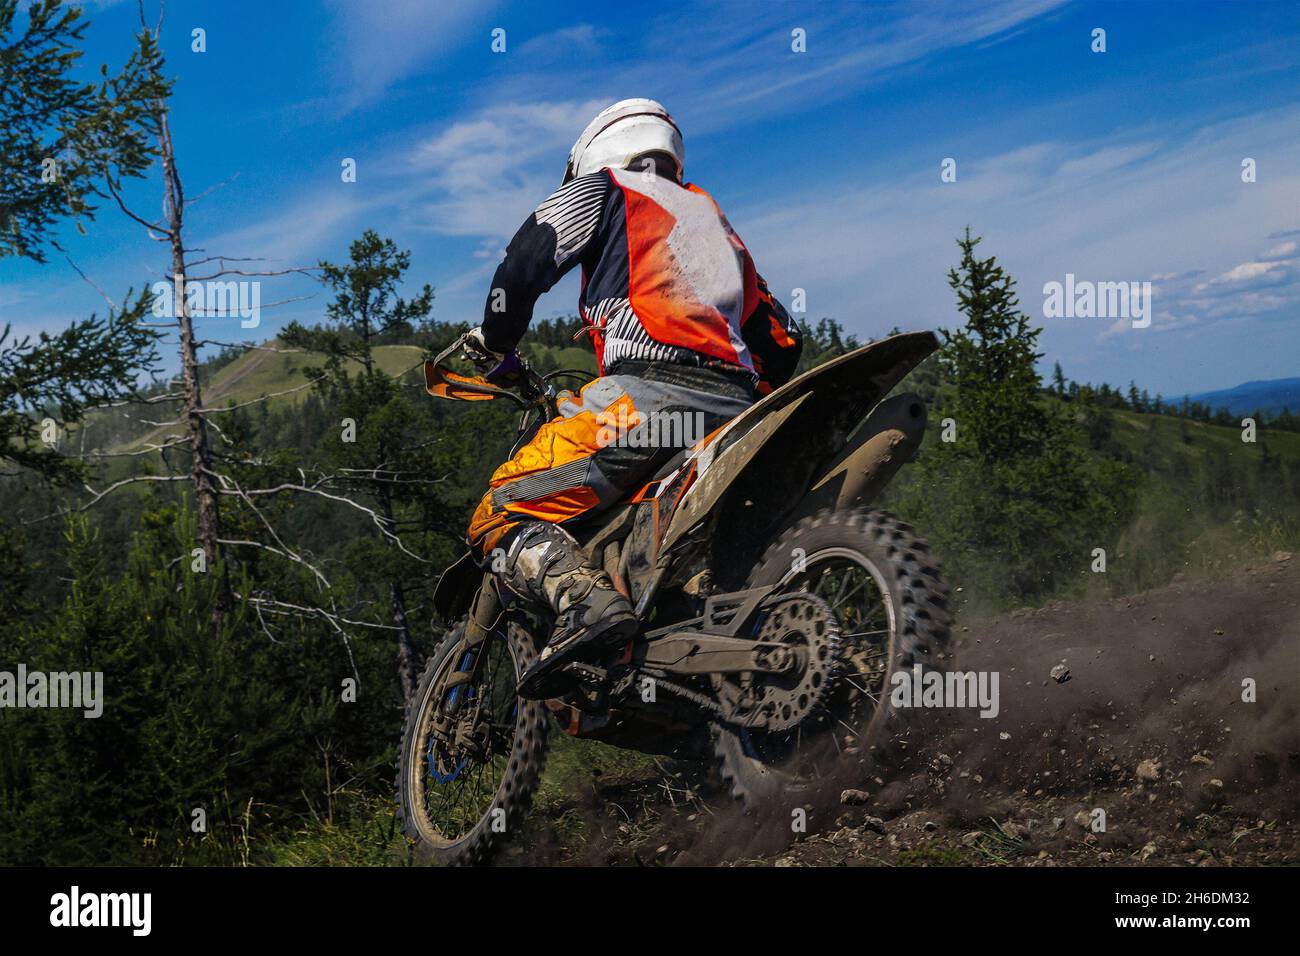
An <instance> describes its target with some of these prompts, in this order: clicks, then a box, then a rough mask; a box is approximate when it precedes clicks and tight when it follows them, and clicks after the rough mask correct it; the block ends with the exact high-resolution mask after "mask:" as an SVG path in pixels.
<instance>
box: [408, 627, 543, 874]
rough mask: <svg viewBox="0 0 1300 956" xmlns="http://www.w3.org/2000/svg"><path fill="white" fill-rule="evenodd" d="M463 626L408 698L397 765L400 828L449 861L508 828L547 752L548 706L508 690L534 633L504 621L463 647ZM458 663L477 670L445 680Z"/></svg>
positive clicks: (468, 855)
mask: <svg viewBox="0 0 1300 956" xmlns="http://www.w3.org/2000/svg"><path fill="white" fill-rule="evenodd" d="M463 629H464V624H463V623H462V624H461V625H459V626H457V627H456V628H455V629H454V630H453V631H452V633H451V634H450V635H448V637H447V639H446V640H445V641H444V642H443V643H442V645H441V646H440V647H439V648H438V650H437V651H436V652H434V654H433V656H432V657H431V658H430V659H429V662H428V664H427V665H426V667H425V669H424V674H423V675H422V676H421V678H420V683H419V685H418V687H417V688H416V692H415V694H414V695H413V696H412V697H411V700H410V702H409V703H408V704H407V711H406V724H405V726H404V728H403V732H402V743H401V749H400V751H399V754H398V770H397V788H398V797H399V804H400V814H401V821H402V829H403V832H405V833H406V835H407V836H408V837H410V838H411V839H412V841H414V843H415V845H416V848H417V851H418V852H420V853H421V854H422V855H423V856H426V857H430V858H432V859H434V860H436V861H438V862H441V863H447V864H452V865H473V864H478V863H484V862H486V861H487V860H488V859H489V857H490V856H491V854H492V853H493V851H495V850H496V849H497V848H498V847H499V846H500V845H501V844H502V843H504V842H505V841H506V840H507V839H508V838H509V836H510V835H511V834H512V833H513V832H514V830H515V828H516V827H517V826H518V824H519V822H520V821H521V820H522V819H523V816H524V814H526V813H527V812H528V806H529V803H530V801H531V800H532V795H533V791H535V790H536V789H537V783H538V779H539V777H540V776H541V771H542V764H543V761H544V759H545V754H546V729H547V722H546V709H545V706H544V705H543V704H542V703H541V702H540V701H529V700H523V699H521V698H519V697H516V696H515V685H516V684H517V683H518V681H519V675H520V674H522V673H523V672H524V670H525V668H527V667H528V665H529V664H531V663H532V661H533V658H534V650H533V640H532V637H531V635H530V634H529V633H528V632H527V630H525V629H524V628H523V627H522V626H520V625H519V624H518V623H516V622H510V623H509V624H506V625H503V626H502V627H501V628H500V629H498V630H497V631H494V632H493V633H492V634H490V635H488V637H487V638H486V639H485V640H484V641H483V643H482V644H480V645H479V646H478V647H477V648H476V649H473V650H469V651H464V650H461V647H460V638H461V634H462V633H463ZM476 655H481V658H482V659H481V660H478V661H475V659H474V658H475V656H476ZM457 670H468V671H472V673H473V674H474V678H473V679H472V680H470V681H469V682H468V683H464V684H461V685H460V686H457V687H452V688H450V689H448V688H447V686H446V685H447V679H448V677H449V676H450V675H451V674H452V673H454V672H455V671H457ZM449 711H450V712H453V713H454V715H455V716H454V717H453V718H451V719H447V718H446V717H445V716H444V715H446V714H447V713H448V712H449Z"/></svg>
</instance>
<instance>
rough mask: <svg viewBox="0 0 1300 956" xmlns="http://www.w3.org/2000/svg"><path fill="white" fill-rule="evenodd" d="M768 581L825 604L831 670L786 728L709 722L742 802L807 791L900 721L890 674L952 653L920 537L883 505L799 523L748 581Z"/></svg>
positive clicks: (722, 765)
mask: <svg viewBox="0 0 1300 956" xmlns="http://www.w3.org/2000/svg"><path fill="white" fill-rule="evenodd" d="M773 584H775V585H779V586H780V589H781V590H783V591H809V592H810V593H812V594H815V595H817V596H818V597H821V598H823V599H824V600H826V601H827V603H829V604H830V605H831V609H832V611H833V612H834V613H835V614H836V616H837V617H838V619H839V623H840V629H841V635H840V641H841V644H842V650H841V655H840V658H841V659H840V664H839V668H840V670H839V673H838V675H837V677H836V681H837V685H836V686H835V687H834V689H833V691H832V693H831V694H830V695H829V697H828V698H827V699H826V700H825V701H824V703H823V705H822V706H821V707H820V708H819V710H818V712H817V713H815V714H813V715H811V716H809V717H808V718H806V719H805V720H804V722H803V723H802V724H800V725H799V727H797V728H796V729H795V731H788V732H784V733H781V734H778V733H775V732H751V731H745V730H740V729H737V728H732V727H728V726H723V725H719V726H718V727H716V728H715V732H714V753H715V756H716V758H717V761H718V765H719V770H720V772H721V775H722V778H723V780H724V782H725V783H726V784H727V785H728V787H729V788H730V791H731V794H732V796H733V797H735V798H737V799H739V800H743V801H744V802H745V804H746V805H747V806H754V805H757V804H761V803H763V802H765V801H768V800H772V799H774V798H777V797H780V798H782V799H787V800H788V799H789V797H790V796H791V795H794V794H800V793H803V792H807V791H808V790H809V789H811V787H812V786H813V783H814V781H815V780H817V779H819V778H822V777H824V776H825V775H827V774H829V773H830V771H831V765H832V764H834V763H838V762H839V761H840V760H842V759H843V757H844V755H845V752H846V751H850V750H851V751H854V752H856V753H857V754H858V755H859V759H860V760H861V759H862V758H863V756H864V755H865V754H866V753H867V752H868V749H869V748H870V747H871V746H874V745H878V744H880V743H881V742H882V741H884V740H885V739H886V738H887V737H890V736H892V735H893V734H895V733H897V732H899V731H901V730H902V729H903V725H904V723H905V721H906V718H907V717H908V713H905V712H903V711H900V710H898V709H895V708H893V707H891V706H890V703H889V693H888V689H889V687H890V683H889V680H890V676H891V675H892V674H893V673H894V672H895V671H897V670H899V669H905V668H911V667H912V666H913V665H914V664H920V665H922V667H925V668H927V669H933V668H939V667H941V666H946V664H947V662H948V661H949V660H950V643H951V621H950V617H949V613H948V601H947V595H948V588H947V585H945V584H944V582H943V578H942V576H941V574H940V572H939V568H938V566H937V564H936V563H935V561H934V559H933V558H932V557H931V555H930V550H929V548H928V547H927V546H926V544H925V542H924V541H922V540H921V539H920V538H918V537H917V536H916V534H915V533H914V532H913V530H912V528H911V526H909V525H907V524H905V523H904V522H902V521H899V520H898V519H897V518H896V517H894V516H893V515H892V514H889V513H888V512H885V511H878V510H869V509H866V508H854V509H851V510H846V511H822V512H819V513H817V514H815V515H812V516H810V517H807V518H804V519H802V520H801V521H798V522H797V523H795V524H794V525H792V526H791V527H789V528H788V529H787V530H786V531H785V532H784V533H782V534H781V536H780V537H779V538H777V539H776V540H775V541H774V542H773V543H772V544H771V545H769V546H768V549H767V551H765V552H764V554H763V557H762V558H761V559H760V561H759V563H758V565H757V566H756V567H755V568H754V570H753V572H752V573H751V575H750V579H749V584H748V586H749V587H760V586H764V585H773ZM846 730H848V731H849V733H848V734H847V736H846V735H845V731H846ZM841 738H843V740H844V743H843V744H841Z"/></svg>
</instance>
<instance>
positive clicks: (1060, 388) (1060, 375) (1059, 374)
mask: <svg viewBox="0 0 1300 956" xmlns="http://www.w3.org/2000/svg"><path fill="white" fill-rule="evenodd" d="M1052 391H1054V392H1055V393H1056V397H1057V398H1060V399H1064V398H1065V373H1064V372H1063V371H1061V363H1060V362H1057V363H1056V364H1055V366H1054V367H1053V368H1052Z"/></svg>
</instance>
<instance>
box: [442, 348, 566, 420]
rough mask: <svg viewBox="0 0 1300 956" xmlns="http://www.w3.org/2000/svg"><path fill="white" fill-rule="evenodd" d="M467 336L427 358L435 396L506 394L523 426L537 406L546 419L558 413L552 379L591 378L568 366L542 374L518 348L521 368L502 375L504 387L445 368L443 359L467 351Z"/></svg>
mask: <svg viewBox="0 0 1300 956" xmlns="http://www.w3.org/2000/svg"><path fill="white" fill-rule="evenodd" d="M468 338H469V336H468V335H462V336H460V337H459V338H457V339H456V341H454V342H452V343H451V345H449V346H447V348H445V349H443V350H442V351H441V352H439V353H438V354H437V355H436V356H435V357H434V358H433V360H432V361H429V362H425V364H424V380H425V390H426V391H428V392H429V394H430V395H433V396H434V397H436V398H447V399H452V400H457V401H483V400H490V399H494V398H507V399H509V400H510V401H512V402H514V403H515V404H516V405H518V406H519V407H520V408H521V409H522V410H523V413H524V415H523V419H522V420H521V426H520V427H521V430H522V429H523V427H524V426H525V425H526V423H527V419H528V415H529V414H530V413H531V412H532V411H534V410H536V411H538V412H540V413H541V415H542V418H543V421H550V420H551V419H553V418H556V417H557V416H558V415H559V409H558V408H557V405H556V401H557V398H558V395H557V393H556V391H555V387H554V386H553V385H552V384H551V382H552V380H553V379H556V378H562V377H566V376H568V377H578V378H587V379H590V378H591V376H590V375H589V374H588V373H587V372H583V371H581V370H579V369H567V368H561V369H556V370H554V371H552V372H548V373H546V374H545V375H543V374H540V373H538V372H537V371H536V370H535V369H534V368H533V367H532V366H531V365H529V364H528V362H527V361H526V360H525V359H524V357H523V356H522V355H519V353H518V352H516V353H515V356H516V358H517V361H518V369H517V370H512V371H511V373H510V375H509V377H508V378H505V379H502V382H503V383H506V384H505V385H504V387H503V385H501V384H497V383H494V382H492V381H490V380H489V379H487V378H486V377H484V376H466V375H460V374H458V373H456V372H453V371H451V370H450V369H448V368H446V367H445V365H444V363H445V362H446V361H447V360H448V359H449V358H451V357H452V356H454V355H456V354H457V353H465V342H466V340H467V339H468ZM512 387H513V389H514V390H512Z"/></svg>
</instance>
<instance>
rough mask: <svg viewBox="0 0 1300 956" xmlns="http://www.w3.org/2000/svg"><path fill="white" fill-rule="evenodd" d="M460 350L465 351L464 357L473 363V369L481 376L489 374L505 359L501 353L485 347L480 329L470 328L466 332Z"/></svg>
mask: <svg viewBox="0 0 1300 956" xmlns="http://www.w3.org/2000/svg"><path fill="white" fill-rule="evenodd" d="M461 348H463V349H464V350H465V357H466V358H468V359H469V360H470V361H471V362H472V363H474V367H475V368H476V369H478V370H479V372H480V373H482V374H487V373H489V372H491V371H492V370H493V369H495V368H497V367H498V366H499V365H501V363H502V362H504V361H505V359H506V356H505V355H503V354H502V353H500V352H493V351H492V350H491V349H490V348H488V347H487V345H486V344H485V343H484V341H483V329H482V327H476V328H472V329H470V330H469V331H468V332H466V333H465V339H464V341H463V342H462V343H461Z"/></svg>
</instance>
